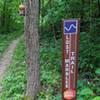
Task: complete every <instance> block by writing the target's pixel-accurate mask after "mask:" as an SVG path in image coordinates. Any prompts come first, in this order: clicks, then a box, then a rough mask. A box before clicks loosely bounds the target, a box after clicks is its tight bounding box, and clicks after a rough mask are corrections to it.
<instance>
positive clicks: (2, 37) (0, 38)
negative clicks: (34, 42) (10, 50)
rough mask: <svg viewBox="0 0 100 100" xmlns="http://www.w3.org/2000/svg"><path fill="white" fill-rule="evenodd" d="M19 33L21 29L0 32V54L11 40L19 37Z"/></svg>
mask: <svg viewBox="0 0 100 100" xmlns="http://www.w3.org/2000/svg"><path fill="white" fill-rule="evenodd" d="M21 34H22V30H20V31H18V32H13V33H8V34H0V56H1V55H2V53H3V52H4V51H5V50H6V49H7V47H8V45H9V44H10V43H11V41H12V40H14V39H16V38H17V37H19V36H20V35H21Z"/></svg>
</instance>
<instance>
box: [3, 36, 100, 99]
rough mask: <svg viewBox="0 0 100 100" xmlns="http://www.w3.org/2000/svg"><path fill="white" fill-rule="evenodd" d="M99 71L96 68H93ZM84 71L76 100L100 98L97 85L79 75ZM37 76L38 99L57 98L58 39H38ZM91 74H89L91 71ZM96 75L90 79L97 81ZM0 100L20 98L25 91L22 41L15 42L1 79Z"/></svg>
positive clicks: (59, 88)
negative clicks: (38, 64)
mask: <svg viewBox="0 0 100 100" xmlns="http://www.w3.org/2000/svg"><path fill="white" fill-rule="evenodd" d="M96 73H99V70H98V71H96ZM84 74H85V73H84V72H83V73H82V72H81V73H79V76H80V77H79V80H78V91H77V95H78V96H77V100H100V96H99V95H98V96H97V93H96V92H98V91H99V88H98V86H96V85H95V84H93V83H91V82H90V83H88V81H87V80H88V79H87V78H82V76H83V75H84ZM40 75H41V86H42V88H41V91H40V93H39V95H38V100H61V39H59V40H58V41H57V43H56V44H55V43H54V40H53V39H51V38H49V39H46V40H45V39H43V40H41V42H40ZM92 75H93V74H92ZM98 79H99V78H98V75H96V77H95V78H93V80H96V81H97V82H98V81H99V80H98ZM2 84H3V86H4V89H3V94H2V97H1V98H2V100H11V99H12V98H13V100H23V99H24V94H25V91H26V63H25V45H24V42H23V40H22V41H21V42H20V43H19V44H18V47H17V48H16V51H15V53H14V56H13V61H12V63H11V65H10V66H9V69H8V72H7V73H6V76H5V79H4V81H3V83H2Z"/></svg>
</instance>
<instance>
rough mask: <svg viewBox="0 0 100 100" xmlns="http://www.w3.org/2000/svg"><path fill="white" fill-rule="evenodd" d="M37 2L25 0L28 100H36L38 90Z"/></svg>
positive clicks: (37, 0) (36, 0) (35, 0)
mask: <svg viewBox="0 0 100 100" xmlns="http://www.w3.org/2000/svg"><path fill="white" fill-rule="evenodd" d="M38 18H39V0H26V17H25V40H26V48H27V65H28V78H27V93H26V96H27V98H28V100H36V96H37V94H38V92H39V88H40V77H39V36H38V22H39V21H38Z"/></svg>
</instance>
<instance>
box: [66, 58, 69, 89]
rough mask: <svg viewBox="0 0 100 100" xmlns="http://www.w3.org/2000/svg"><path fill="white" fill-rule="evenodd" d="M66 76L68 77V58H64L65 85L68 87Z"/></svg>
mask: <svg viewBox="0 0 100 100" xmlns="http://www.w3.org/2000/svg"><path fill="white" fill-rule="evenodd" d="M68 77H69V59H65V80H66V82H65V86H66V88H68Z"/></svg>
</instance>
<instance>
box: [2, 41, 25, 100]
mask: <svg viewBox="0 0 100 100" xmlns="http://www.w3.org/2000/svg"><path fill="white" fill-rule="evenodd" d="M2 85H3V91H2V96H1V97H0V98H2V100H22V98H23V96H24V94H25V91H26V90H25V89H26V88H25V87H26V64H25V46H24V43H23V42H22V41H21V42H20V43H19V44H18V46H17V48H16V50H15V53H14V55H13V60H12V63H11V65H10V66H9V68H8V69H7V72H6V75H5V78H4V80H3V82H2Z"/></svg>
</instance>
